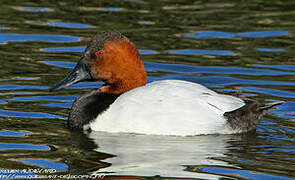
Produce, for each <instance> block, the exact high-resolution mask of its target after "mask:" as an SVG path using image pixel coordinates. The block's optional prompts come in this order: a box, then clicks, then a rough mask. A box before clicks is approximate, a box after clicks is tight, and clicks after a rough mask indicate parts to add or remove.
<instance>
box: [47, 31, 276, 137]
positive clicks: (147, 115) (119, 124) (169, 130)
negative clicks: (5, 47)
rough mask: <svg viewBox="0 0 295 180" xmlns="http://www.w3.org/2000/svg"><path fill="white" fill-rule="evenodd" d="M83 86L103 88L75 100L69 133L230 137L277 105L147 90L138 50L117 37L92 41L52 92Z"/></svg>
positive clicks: (169, 86) (172, 84)
mask: <svg viewBox="0 0 295 180" xmlns="http://www.w3.org/2000/svg"><path fill="white" fill-rule="evenodd" d="M83 80H91V81H93V80H100V81H103V82H105V84H104V85H103V86H102V87H100V88H99V89H96V90H92V91H89V92H87V93H85V94H83V95H81V96H80V97H78V98H77V99H76V100H75V102H74V103H73V106H72V108H71V111H70V114H69V119H68V126H69V128H70V129H84V130H85V129H90V130H94V131H106V132H124V133H139V134H153V135H179V136H189V135H200V134H232V133H240V132H246V131H250V130H252V129H255V127H256V126H257V124H258V123H259V122H260V121H261V119H262V115H263V114H264V113H265V111H266V110H268V109H270V108H271V107H273V106H276V105H279V104H281V103H282V102H275V103H270V104H266V105H263V104H260V103H258V102H256V101H253V100H248V99H240V98H237V97H234V96H230V95H224V94H218V93H216V92H214V91H212V90H210V89H208V88H206V87H204V86H202V85H200V84H196V83H192V82H188V81H182V80H162V81H154V82H152V83H148V84H146V72H145V68H144V65H143V61H142V59H141V57H140V55H139V53H138V50H137V49H136V48H135V46H134V44H132V43H131V42H130V41H129V40H128V39H127V38H126V37H125V36H123V35H121V34H120V33H119V32H117V31H104V32H101V33H99V34H97V35H96V36H94V37H93V38H92V40H91V41H90V42H89V44H88V46H87V48H86V49H85V51H84V53H83V55H82V57H81V59H80V61H79V62H78V63H77V65H76V67H75V68H74V69H73V70H72V71H71V72H70V74H69V75H68V76H67V77H66V78H65V79H64V80H63V81H61V82H60V83H58V84H56V85H55V86H54V87H52V88H51V90H58V89H61V88H64V87H67V86H70V85H72V84H74V83H77V82H80V81H83Z"/></svg>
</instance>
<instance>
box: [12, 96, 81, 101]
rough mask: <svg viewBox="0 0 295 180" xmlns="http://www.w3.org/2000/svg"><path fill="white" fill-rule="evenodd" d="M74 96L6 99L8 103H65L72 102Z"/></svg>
mask: <svg viewBox="0 0 295 180" xmlns="http://www.w3.org/2000/svg"><path fill="white" fill-rule="evenodd" d="M75 99H76V97H75V96H32V97H14V98H10V99H7V100H8V101H65V102H72V101H73V100H75Z"/></svg>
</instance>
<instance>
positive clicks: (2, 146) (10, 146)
mask: <svg viewBox="0 0 295 180" xmlns="http://www.w3.org/2000/svg"><path fill="white" fill-rule="evenodd" d="M0 150H2V151H3V150H50V147H49V146H47V145H34V144H25V143H1V142H0Z"/></svg>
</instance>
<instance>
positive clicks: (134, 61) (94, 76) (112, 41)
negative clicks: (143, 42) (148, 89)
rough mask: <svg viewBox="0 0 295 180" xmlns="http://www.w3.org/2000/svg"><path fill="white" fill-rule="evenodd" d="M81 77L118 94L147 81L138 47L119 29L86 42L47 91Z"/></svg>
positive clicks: (102, 90)
mask: <svg viewBox="0 0 295 180" xmlns="http://www.w3.org/2000/svg"><path fill="white" fill-rule="evenodd" d="M84 80H97V81H103V82H105V85H103V86H102V87H101V88H100V91H101V92H104V93H110V94H121V93H124V92H126V91H129V90H131V89H133V88H136V87H138V86H143V85H145V84H146V72H145V68H144V65H143V61H142V59H141V56H140V55H139V52H138V50H137V49H136V47H135V46H134V44H133V43H131V42H130V41H129V40H128V39H127V38H126V37H125V36H123V35H122V34H121V33H119V32H118V31H103V32H100V33H98V34H97V35H95V36H94V37H93V38H92V39H91V41H90V42H89V43H88V45H87V48H86V49H85V51H84V53H83V55H82V57H81V59H80V60H79V62H78V63H77V65H76V66H75V68H74V69H73V70H72V71H71V72H70V73H69V75H68V76H67V77H66V78H65V79H64V80H63V81H61V82H59V83H58V84H56V85H55V86H53V87H52V88H51V89H50V90H51V91H53V90H58V89H62V88H65V87H67V86H70V85H72V84H75V83H77V82H80V81H84Z"/></svg>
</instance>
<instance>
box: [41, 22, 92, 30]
mask: <svg viewBox="0 0 295 180" xmlns="http://www.w3.org/2000/svg"><path fill="white" fill-rule="evenodd" d="M47 24H48V25H50V26H55V27H62V28H76V29H86V28H93V26H91V25H88V24H79V23H59V22H49V23H47Z"/></svg>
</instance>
